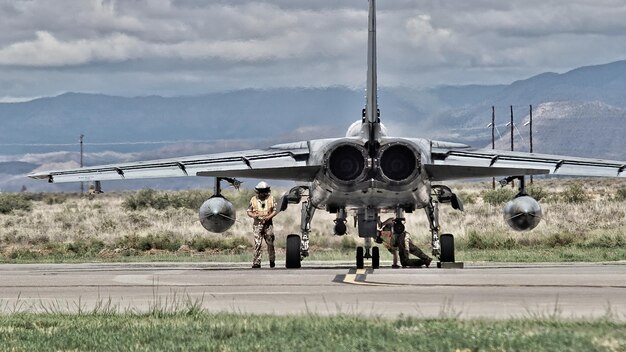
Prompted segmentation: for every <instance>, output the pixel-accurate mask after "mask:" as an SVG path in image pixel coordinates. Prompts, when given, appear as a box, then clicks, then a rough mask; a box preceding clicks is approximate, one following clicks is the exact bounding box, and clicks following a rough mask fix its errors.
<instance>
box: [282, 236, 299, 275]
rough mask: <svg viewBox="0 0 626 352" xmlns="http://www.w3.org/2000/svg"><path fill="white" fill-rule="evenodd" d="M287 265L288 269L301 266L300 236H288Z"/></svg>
mask: <svg viewBox="0 0 626 352" xmlns="http://www.w3.org/2000/svg"><path fill="white" fill-rule="evenodd" d="M286 252H287V253H286V260H285V267H286V268H287V269H298V268H300V267H301V263H300V260H301V259H302V257H301V256H300V236H298V235H289V236H287V247H286Z"/></svg>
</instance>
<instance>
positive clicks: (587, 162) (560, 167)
mask: <svg viewBox="0 0 626 352" xmlns="http://www.w3.org/2000/svg"><path fill="white" fill-rule="evenodd" d="M431 160H432V164H428V165H425V166H424V167H425V169H426V172H427V173H428V174H429V176H430V179H431V180H434V181H443V180H453V179H461V178H479V177H497V176H524V175H541V174H550V175H567V176H600V177H626V161H613V160H602V159H590V158H577V157H571V156H563V155H548V154H535V153H523V152H510V151H503V150H492V149H474V150H471V149H454V148H433V150H432V153H431Z"/></svg>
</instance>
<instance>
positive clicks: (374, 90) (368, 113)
mask: <svg viewBox="0 0 626 352" xmlns="http://www.w3.org/2000/svg"><path fill="white" fill-rule="evenodd" d="M367 27H368V35H367V87H366V98H365V99H366V101H365V109H364V114H363V126H362V133H363V134H364V135H367V139H368V146H369V149H370V154H372V155H373V154H374V152H375V148H376V145H377V144H378V140H379V138H380V126H379V122H380V113H379V110H378V82H377V68H376V0H369V15H368V25H367Z"/></svg>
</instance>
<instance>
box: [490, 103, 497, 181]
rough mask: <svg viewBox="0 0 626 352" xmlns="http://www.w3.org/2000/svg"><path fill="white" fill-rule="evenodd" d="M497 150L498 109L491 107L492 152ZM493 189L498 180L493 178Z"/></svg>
mask: <svg viewBox="0 0 626 352" xmlns="http://www.w3.org/2000/svg"><path fill="white" fill-rule="evenodd" d="M494 149H496V107H495V106H493V105H492V106H491V150H494ZM491 189H496V178H495V177H492V178H491Z"/></svg>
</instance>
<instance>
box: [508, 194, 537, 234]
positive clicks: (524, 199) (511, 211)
mask: <svg viewBox="0 0 626 352" xmlns="http://www.w3.org/2000/svg"><path fill="white" fill-rule="evenodd" d="M541 217H542V212H541V206H540V205H539V202H537V201H536V200H535V199H534V198H532V197H529V196H521V197H517V198H515V199H513V200H511V201H509V202H508V203H506V205H505V206H504V220H506V223H507V224H508V225H509V226H510V227H511V228H512V229H513V230H515V231H530V230H532V229H534V228H535V227H537V225H539V222H540V221H541Z"/></svg>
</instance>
